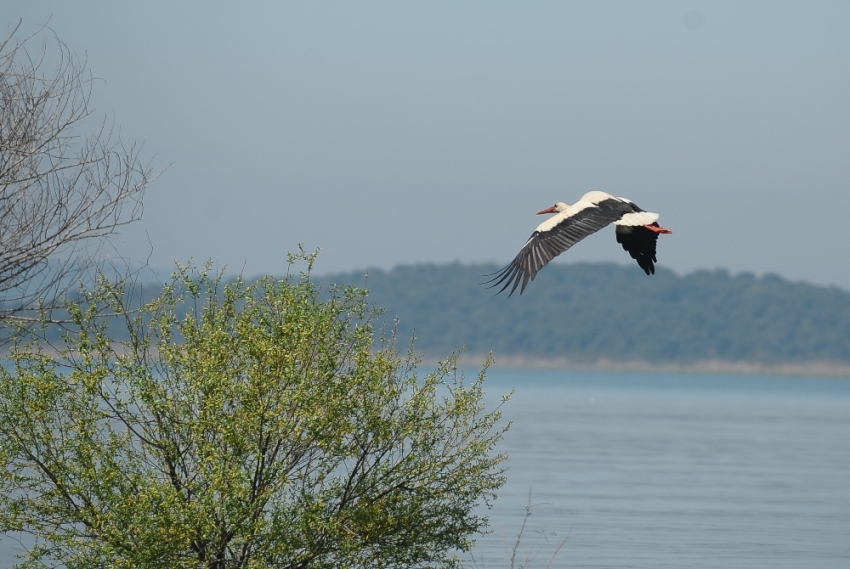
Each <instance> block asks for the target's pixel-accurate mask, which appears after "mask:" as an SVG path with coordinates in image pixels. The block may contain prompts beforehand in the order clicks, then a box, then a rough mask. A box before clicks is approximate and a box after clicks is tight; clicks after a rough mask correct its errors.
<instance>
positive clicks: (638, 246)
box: [616, 223, 658, 276]
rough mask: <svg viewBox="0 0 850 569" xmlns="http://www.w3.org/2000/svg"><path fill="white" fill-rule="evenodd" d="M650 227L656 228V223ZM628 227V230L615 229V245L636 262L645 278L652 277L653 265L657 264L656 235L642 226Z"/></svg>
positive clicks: (653, 272)
mask: <svg viewBox="0 0 850 569" xmlns="http://www.w3.org/2000/svg"><path fill="white" fill-rule="evenodd" d="M652 225H654V226H655V227H658V223H653V224H652ZM628 227H629V229H628V230H625V229H620V228H619V227H618V228H617V229H618V231H617V233H616V235H617V243H619V244H620V245H622V246H623V250H624V251H627V252H628V253H629V255H630V256H631V257H632V259H634V260H635V261H637V264H638V266H639V267H640V268H641V269H643V272H644V273H646V275H647V276H650V275H654V274H655V263H657V262H658V259H657V258H656V245H657V243H658V233H656V232H655V231H652V230H650V229H647V228H646V227H642V226H628Z"/></svg>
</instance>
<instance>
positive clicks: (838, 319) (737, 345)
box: [317, 263, 850, 364]
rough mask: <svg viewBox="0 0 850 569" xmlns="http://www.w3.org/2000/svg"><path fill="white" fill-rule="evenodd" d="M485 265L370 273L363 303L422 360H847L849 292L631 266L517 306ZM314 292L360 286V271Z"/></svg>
mask: <svg viewBox="0 0 850 569" xmlns="http://www.w3.org/2000/svg"><path fill="white" fill-rule="evenodd" d="M497 268H498V267H497V266H496V265H461V264H458V263H455V264H451V265H415V266H402V267H396V268H395V269H393V270H392V271H381V270H370V271H369V273H368V279H367V281H366V282H367V284H368V288H369V294H370V299H371V300H372V301H373V302H376V303H377V304H379V305H381V306H383V307H385V308H386V309H387V311H388V314H389V315H390V316H392V317H398V318H399V320H400V322H401V327H400V333H402V334H407V333H410V332H411V331H412V330H413V328H414V327H415V331H416V337H417V347H419V348H420V349H424V350H425V352H426V354H428V353H434V352H440V351H443V350H446V349H450V348H451V347H452V346H459V345H464V344H465V345H466V347H467V350H468V351H469V352H471V353H473V354H482V353H489V352H491V351H493V352H495V353H497V354H517V355H524V356H543V357H567V358H570V359H572V360H574V361H586V362H594V361H597V360H599V359H602V358H607V359H611V360H614V361H628V360H644V361H649V362H693V361H699V360H710V359H717V360H725V361H743V362H760V363H769V364H775V363H783V362H809V361H832V362H850V293H848V292H846V291H843V290H840V289H838V288H835V287H820V286H814V285H810V284H806V283H791V282H788V281H785V280H783V279H781V278H779V277H777V276H772V275H766V276H763V277H760V278H757V277H755V276H754V275H752V274H748V273H744V274H740V275H735V276H731V275H730V274H729V273H728V272H726V271H698V272H695V273H692V274H690V275H686V276H683V277H680V276H677V275H675V274H674V273H673V272H671V271H669V270H665V269H663V268H662V269H659V270H658V272H657V274H656V275H655V276H653V277H647V276H646V275H644V274H643V272H641V271H640V270H639V269H637V268H636V267H635V266H633V265H628V266H618V265H615V264H611V263H593V264H591V263H577V264H569V265H564V264H558V263H555V264H553V265H550V266H548V267H546V268H545V269H544V270H543V272H541V273H540V275H538V277H537V279H536V280H535V281H534V283H533V284H532V285H530V286H529V287H528V289H527V290H526V291H525V294H523V295H522V296H519V295H516V294H515V295H514V296H512V297H510V298H508V297H507V296H506V295H504V294H503V295H499V296H494V295H493V290H488V289H486V288H485V287H483V286H481V284H480V283H481V282H482V281H483V280H486V279H485V278H484V277H482V275H484V274H487V273H492V272H493V271H495V270H496V269H497ZM317 282H321V283H329V282H338V283H357V284H359V285H361V286H362V285H363V284H364V277H363V272H359V273H348V274H341V275H330V276H327V277H323V278H322V279H318V281H317Z"/></svg>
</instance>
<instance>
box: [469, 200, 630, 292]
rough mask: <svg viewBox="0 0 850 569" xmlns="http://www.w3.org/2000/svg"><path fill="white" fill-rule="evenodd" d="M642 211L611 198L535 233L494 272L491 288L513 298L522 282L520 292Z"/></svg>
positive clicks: (628, 203)
mask: <svg viewBox="0 0 850 569" xmlns="http://www.w3.org/2000/svg"><path fill="white" fill-rule="evenodd" d="M635 211H642V210H641V209H640V208H638V207H637V206H636V205H635V204H633V203H631V202H626V201H621V200H618V199H607V200H603V201H601V202H599V203H597V204H596V205H595V206H591V207H588V208H585V209H583V210H581V211H579V212H578V213H576V214H573V215H571V216H569V217H567V218H565V219H564V220H563V221H561V222H560V223H558V224H557V225H555V226H554V227H552V228H550V229H548V230H545V231H535V232H534V233H532V234H531V237H529V239H528V241H526V243H525V245H524V246H523V247H522V249H521V250H520V252H519V254H517V256H516V257H515V258H514V260H513V261H511V262H510V263H509V264H508V265H507V266H506V267H505V268H503V269H501V270H500V271H498V272H496V273H494V274H495V276H494V277H493V278H492V279H490V280H489V281H487V283H485V284H489V283H493V284H491V285H490V287H489V288H493V287H497V286H499V285H502V288H500V289H499V291H498V292H497V293H496V294H499V293H501V292H503V291H504V290H505V289H507V288H508V287H511V292H510V293H509V294H508V296H510V295H512V294H513V293H514V291H515V290H516V289H517V287H518V286H519V284H520V282H522V287H521V288H520V290H519V293H520V294H522V293H523V292H524V291H525V287H526V286H528V283H529V282H531V281H533V280H534V277H536V276H537V273H538V272H539V271H540V269H542V268H543V267H545V266H546V264H547V263H549V261H551V260H552V259H554V258H555V257H557V256H558V255H560V254H561V253H563V252H564V251H566V250H567V249H569V248H570V247H572V246H573V245H575V244H576V243H578V242H579V241H581V240H582V239H584V238H585V237H587V236H588V235H591V234H593V233H596V232H597V231H599V230H600V229H602V228H603V227H605V226H606V225H608V224H609V223H613V222H615V221H617V220H618V219H620V218H621V217H623V216H624V215H625V214H627V213H632V212H635Z"/></svg>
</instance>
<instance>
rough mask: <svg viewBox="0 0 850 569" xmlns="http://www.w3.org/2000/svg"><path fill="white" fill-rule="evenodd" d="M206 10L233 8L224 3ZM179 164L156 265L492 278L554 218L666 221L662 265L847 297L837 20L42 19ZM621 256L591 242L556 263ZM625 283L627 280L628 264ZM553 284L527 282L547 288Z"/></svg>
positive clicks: (163, 211) (661, 12) (171, 7)
mask: <svg viewBox="0 0 850 569" xmlns="http://www.w3.org/2000/svg"><path fill="white" fill-rule="evenodd" d="M216 4H222V5H221V6H219V5H216ZM0 15H1V16H2V24H3V25H4V26H8V25H11V24H13V23H14V22H16V21H17V20H18V19H20V18H22V19H23V22H24V24H23V31H24V32H28V31H32V30H34V29H35V27H36V24H39V23H43V22H45V21H47V20H48V18H51V16H52V19H50V26H51V28H52V29H53V30H55V32H56V33H57V34H58V36H59V37H60V38H62V39H63V40H64V41H65V42H66V43H67V44H69V46H70V47H71V48H72V49H73V50H74V51H76V52H77V53H78V54H80V55H82V56H85V57H87V60H88V65H89V67H90V68H91V70H92V71H93V73H94V74H95V75H96V76H97V77H100V78H103V79H104V81H103V82H101V83H99V84H97V85H96V92H95V98H96V103H97V108H98V111H100V112H104V113H106V112H109V113H114V115H115V118H116V121H117V122H118V123H119V124H120V125H121V128H122V134H123V136H124V137H125V138H126V139H128V140H137V141H144V144H145V152H146V155H147V156H148V157H153V156H154V155H156V160H155V163H156V164H158V165H159V166H165V165H167V164H168V163H171V162H173V165H172V166H171V168H170V169H169V170H168V171H167V172H166V173H165V174H163V175H162V177H161V178H160V179H159V180H158V181H157V182H156V183H155V184H153V185H152V186H150V188H149V191H148V194H147V197H146V209H145V216H144V219H143V220H142V221H141V222H140V223H138V224H136V225H135V226H133V227H131V228H129V229H127V230H125V231H124V239H125V240H126V243H127V245H128V246H129V247H131V250H132V254H134V255H137V256H145V254H146V251H147V250H146V247H147V245H146V239H147V237H146V236H145V233H147V234H149V235H150V240H151V242H152V246H153V255H152V258H151V261H152V263H153V264H154V265H158V266H164V267H168V266H171V263H172V260H173V259H181V260H186V259H187V258H189V257H195V258H196V259H205V258H210V257H211V258H214V259H216V260H217V261H218V262H220V263H226V264H228V266H229V267H230V268H232V269H233V270H238V269H240V268H241V267H242V266H243V265H244V266H245V268H246V272H247V273H249V274H256V273H260V272H271V273H280V272H281V271H282V270H283V269H284V264H285V258H286V257H285V253H286V251H287V250H293V249H294V248H295V246H296V244H297V243H299V242H304V243H305V244H306V245H307V246H308V247H310V248H313V247H322V248H323V249H324V254H323V255H322V256H321V258H320V264H319V270H320V272H331V271H337V270H349V269H359V268H365V267H369V266H380V267H391V266H393V265H395V264H399V263H412V262H446V261H453V260H461V261H466V262H477V261H498V262H500V263H506V262H507V261H509V260H510V259H511V258H512V257H513V256H514V255H515V254H516V252H517V250H518V249H519V247H520V246H521V245H522V244H523V242H524V241H525V239H526V238H527V237H528V235H529V234H530V233H531V231H532V230H533V229H534V227H535V226H536V224H537V223H539V222H540V221H542V219H541V218H538V217H535V216H534V215H533V213H534V212H535V211H537V210H539V209H542V208H544V207H547V206H549V205H551V204H553V203H554V202H555V201H558V200H563V201H566V202H572V201H575V199H577V198H578V197H579V196H581V195H582V194H583V193H584V192H586V191H589V190H592V189H601V190H605V191H608V192H611V193H613V194H616V195H621V196H625V197H628V198H631V199H632V200H634V201H635V202H636V203H638V204H639V205H640V206H641V207H643V208H645V209H649V210H652V211H656V212H659V213H660V214H661V222H662V223H663V224H664V225H665V226H666V227H669V228H671V229H673V231H674V234H673V235H672V236H669V237H662V239H661V243H660V245H659V260H660V265H661V266H665V267H669V268H672V269H673V270H675V271H677V272H680V273H684V272H689V271H692V270H694V269H699V268H716V267H723V268H727V269H730V270H731V271H733V272H739V271H744V270H749V271H753V272H756V273H759V274H761V273H764V272H775V273H778V274H780V275H783V276H785V277H787V278H790V279H795V280H803V279H805V280H810V281H813V282H816V283H831V284H838V285H840V286H842V287H844V288H847V289H850V253H848V247H849V246H850V231H848V220H850V2H781V1H777V0H772V1H768V2H741V1H735V2H720V1H717V0H711V1H686V2H604V1H596V0H595V1H592V2H591V1H588V2H525V3H519V2H510V3H508V2H494V1H487V2H483V1H482V2H391V3H390V2H387V3H383V2H298V3H291V2H281V1H266V2H242V3H236V2H230V3H212V2H173V1H168V2H165V1H161V2H157V1H146V2H115V1H84V2H65V1H54V2H47V1H42V2H32V1H30V0H24V1H19V0H3V1H2V4H0ZM560 260H561V261H564V260H567V261H569V260H615V261H618V262H622V263H625V262H629V263H631V260H630V259H628V257H627V255H626V254H625V253H624V252H623V251H622V250H620V248H619V246H618V245H617V244H616V242H615V240H614V232H613V229H608V230H603V231H602V232H600V234H597V235H595V236H593V237H591V238H589V239H588V240H586V241H585V242H583V243H580V244H579V245H578V246H576V247H575V248H574V249H573V250H571V251H570V252H568V253H567V254H565V255H563V256H562V257H561V258H560ZM635 270H636V271H637V270H640V269H638V268H637V266H636V265H635ZM541 276H542V275H541Z"/></svg>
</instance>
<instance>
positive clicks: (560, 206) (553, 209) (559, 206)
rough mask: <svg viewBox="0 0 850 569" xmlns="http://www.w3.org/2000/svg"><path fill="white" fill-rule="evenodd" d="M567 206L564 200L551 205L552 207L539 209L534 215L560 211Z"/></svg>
mask: <svg viewBox="0 0 850 569" xmlns="http://www.w3.org/2000/svg"><path fill="white" fill-rule="evenodd" d="M568 207H569V206H568V205H567V204H565V203H564V202H558V203H556V204H555V205H553V206H552V207H547V208H546V209H541V210H540V211H538V212H537V213H536V214H535V215H543V214H544V213H561V212H562V211H564V210H565V209H567V208H568Z"/></svg>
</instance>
